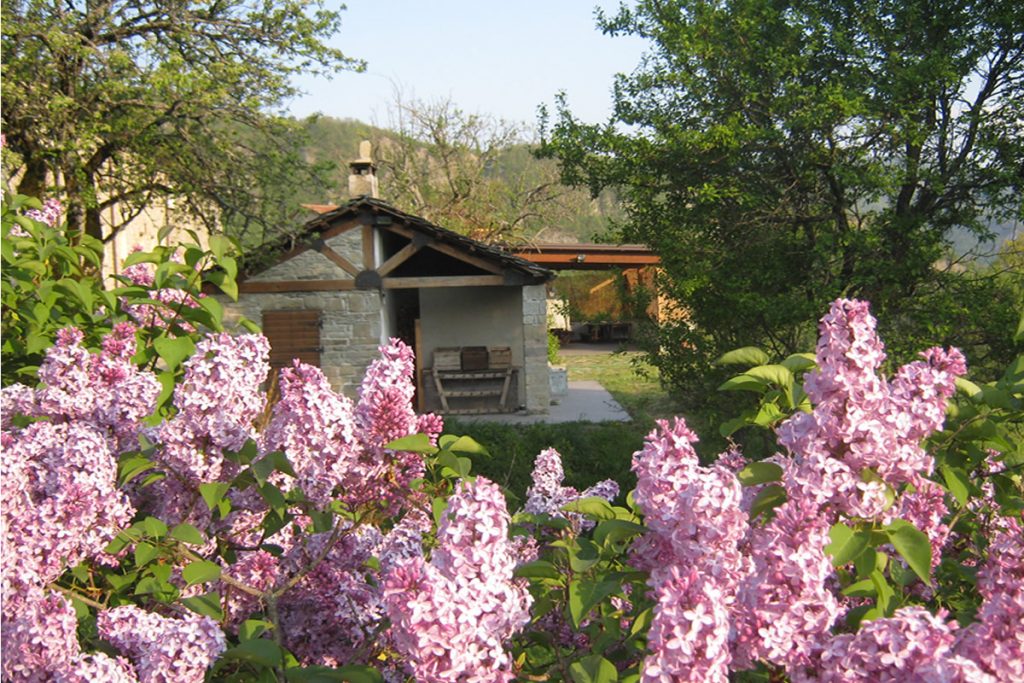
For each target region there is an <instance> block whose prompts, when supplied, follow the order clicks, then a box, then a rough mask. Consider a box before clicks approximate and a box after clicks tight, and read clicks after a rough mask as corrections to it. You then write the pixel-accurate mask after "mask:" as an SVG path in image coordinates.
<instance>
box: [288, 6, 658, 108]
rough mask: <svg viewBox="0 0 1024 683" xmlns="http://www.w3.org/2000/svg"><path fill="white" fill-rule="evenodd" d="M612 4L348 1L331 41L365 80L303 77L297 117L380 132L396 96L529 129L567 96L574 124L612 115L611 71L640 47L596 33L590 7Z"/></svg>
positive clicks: (621, 68)
mask: <svg viewBox="0 0 1024 683" xmlns="http://www.w3.org/2000/svg"><path fill="white" fill-rule="evenodd" d="M618 4H619V3H618V0H547V1H546V2H545V1H538V0H516V1H515V2H493V1H492V0H476V1H475V2H474V1H471V0H418V1H417V0H348V1H347V3H346V5H347V9H346V10H345V11H344V12H342V25H341V30H340V31H339V32H338V34H337V35H336V36H335V37H334V38H333V39H332V40H331V41H330V43H331V45H333V46H334V47H337V48H340V49H341V50H342V51H344V52H345V54H346V55H347V56H349V57H354V58H358V59H362V60H365V61H366V63H367V68H366V71H365V72H363V73H348V72H343V73H339V74H336V75H335V76H334V77H333V79H331V80H327V79H325V78H315V77H312V76H305V77H302V78H300V79H298V80H296V85H298V87H299V88H300V89H301V90H303V91H306V92H307V93H308V94H306V95H304V96H302V97H299V98H297V99H295V100H293V101H292V102H291V103H290V105H289V106H288V111H289V113H291V114H292V115H294V116H307V115H310V114H315V113H321V114H324V115H327V116H331V117H334V118H339V119H345V118H351V119H357V120H360V121H363V122H365V123H371V124H376V125H381V126H386V125H387V123H388V109H389V106H391V105H392V103H393V102H394V101H395V92H396V90H397V91H399V92H400V93H401V97H402V99H404V100H406V101H409V100H421V101H425V102H436V101H438V100H444V99H450V100H451V101H452V102H453V103H454V104H455V105H457V106H458V107H459V108H461V109H463V110H464V111H467V112H471V113H477V114H489V115H494V116H498V117H500V118H503V119H506V120H508V121H513V122H518V123H526V124H528V125H531V126H535V125H536V122H537V107H538V106H539V105H540V104H542V103H547V104H548V105H549V108H550V109H552V110H553V103H554V100H555V95H556V94H557V93H558V92H560V91H565V92H566V95H567V98H568V102H569V105H570V109H571V111H572V112H573V113H574V114H575V115H576V117H577V118H579V119H581V120H583V121H585V122H588V123H598V122H603V121H605V120H607V118H608V115H609V114H610V113H611V106H612V95H611V88H612V83H613V77H614V74H616V73H619V72H625V73H629V72H631V71H632V70H633V69H634V68H635V67H636V65H637V64H638V62H639V60H640V57H641V55H642V54H643V52H644V50H645V48H646V43H645V41H642V40H640V39H638V38H635V37H632V36H624V37H615V38H612V37H609V36H605V35H604V34H602V33H601V32H600V31H598V30H597V28H596V27H595V24H594V8H595V7H596V6H600V7H603V8H604V9H605V10H606V11H607V12H609V13H612V12H614V10H615V8H616V7H617V6H618Z"/></svg>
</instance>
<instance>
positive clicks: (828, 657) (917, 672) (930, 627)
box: [817, 607, 1012, 683]
mask: <svg viewBox="0 0 1024 683" xmlns="http://www.w3.org/2000/svg"><path fill="white" fill-rule="evenodd" d="M944 616H945V615H944V614H940V615H933V614H930V613H929V612H928V611H927V610H926V609H924V608H922V607H903V608H900V609H898V610H896V613H895V614H894V615H893V616H892V617H889V618H886V619H875V620H874V621H869V622H866V623H864V624H862V625H861V627H860V630H859V631H857V633H855V634H843V635H839V636H836V637H835V638H833V639H832V640H831V641H830V642H829V643H828V645H827V647H826V648H825V650H824V652H823V653H822V655H821V664H820V671H819V676H818V679H817V680H819V681H821V683H876V682H877V683H903V682H904V681H912V682H914V683H930V682H932V681H936V682H939V681H948V682H949V683H968V682H971V683H975V682H976V683H987V682H992V683H994V682H995V681H996V679H995V678H993V677H992V676H990V675H988V674H986V673H985V672H983V671H982V670H981V669H980V668H979V667H978V665H977V664H976V663H975V662H972V661H971V660H969V659H967V658H965V657H962V656H959V655H957V654H954V652H953V643H954V641H955V640H956V635H955V634H954V630H955V629H956V622H947V621H945V619H944ZM1006 680H1012V679H1006Z"/></svg>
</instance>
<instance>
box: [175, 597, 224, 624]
mask: <svg viewBox="0 0 1024 683" xmlns="http://www.w3.org/2000/svg"><path fill="white" fill-rule="evenodd" d="M181 604H183V605H185V607H188V608H189V609H190V610H192V611H193V612H195V613H196V614H202V615H203V616H206V617H210V618H211V619H216V620H217V621H220V620H221V619H223V618H224V611H223V610H222V609H221V607H220V593H217V592H216V591H212V592H210V593H203V594H202V595H196V596H194V597H191V598H182V600H181Z"/></svg>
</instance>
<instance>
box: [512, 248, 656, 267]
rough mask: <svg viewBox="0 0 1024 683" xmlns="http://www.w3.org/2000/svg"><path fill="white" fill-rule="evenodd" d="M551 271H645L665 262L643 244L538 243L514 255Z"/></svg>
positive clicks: (521, 249)
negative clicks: (624, 269) (637, 269)
mask: <svg viewBox="0 0 1024 683" xmlns="http://www.w3.org/2000/svg"><path fill="white" fill-rule="evenodd" d="M512 253H513V254H515V255H516V256H518V257H519V258H523V259H526V260H527V261H532V262H533V263H536V264H537V265H541V266H544V267H545V268H548V269H550V270H608V269H610V268H626V269H628V268H644V267H647V266H657V265H660V264H661V259H660V258H659V257H658V255H657V254H655V253H654V252H653V251H651V250H650V249H649V248H648V247H646V246H644V245H642V244H537V245H533V246H530V247H522V248H520V249H517V250H515V251H513V252H512Z"/></svg>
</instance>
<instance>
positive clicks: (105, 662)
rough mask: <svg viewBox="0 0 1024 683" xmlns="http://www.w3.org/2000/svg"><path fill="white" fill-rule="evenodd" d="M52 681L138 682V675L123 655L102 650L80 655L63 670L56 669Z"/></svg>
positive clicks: (74, 682)
mask: <svg viewBox="0 0 1024 683" xmlns="http://www.w3.org/2000/svg"><path fill="white" fill-rule="evenodd" d="M53 680H54V683H139V677H138V675H136V673H135V667H133V666H132V664H131V662H129V661H128V660H127V659H125V658H124V657H116V658H115V657H111V656H109V655H107V654H105V653H103V652H94V653H92V654H90V655H84V656H80V657H79V658H78V659H76V660H75V661H74V662H73V663H72V664H71V666H70V667H68V669H67V670H65V671H58V672H56V674H55V676H54V679H53Z"/></svg>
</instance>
